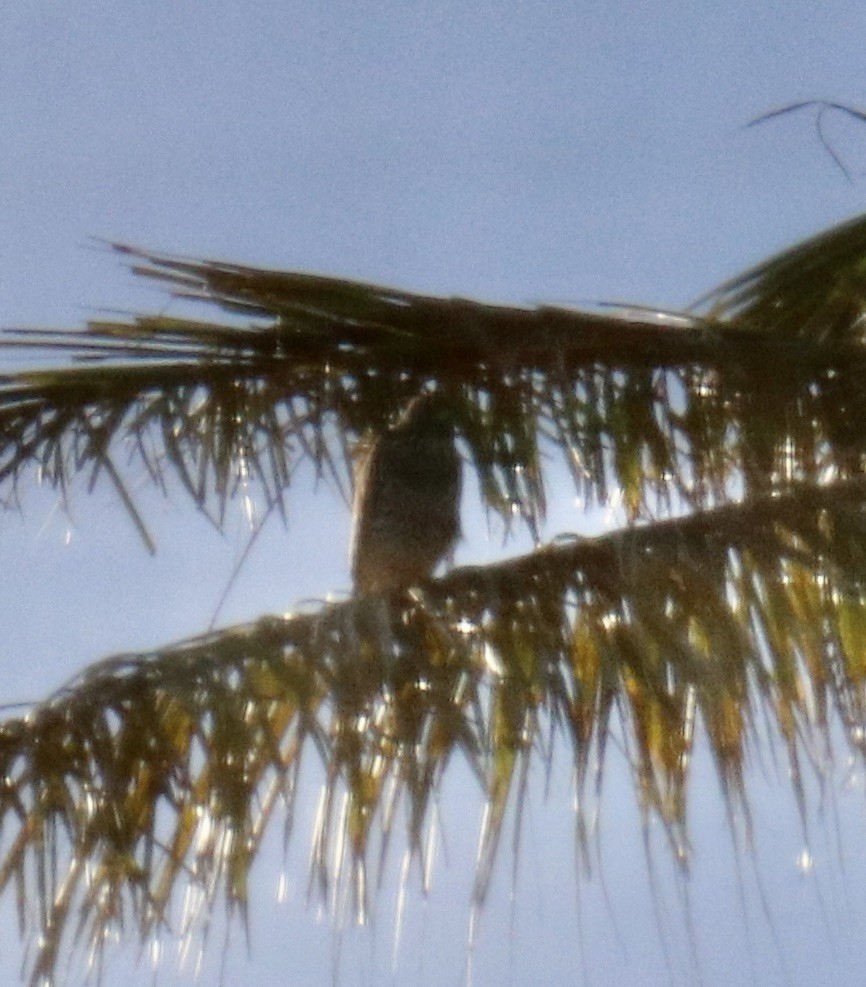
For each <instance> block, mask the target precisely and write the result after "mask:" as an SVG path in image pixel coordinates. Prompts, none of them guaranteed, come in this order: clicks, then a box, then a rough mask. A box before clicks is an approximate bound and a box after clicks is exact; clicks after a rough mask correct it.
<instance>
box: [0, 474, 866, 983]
mask: <svg viewBox="0 0 866 987" xmlns="http://www.w3.org/2000/svg"><path fill="white" fill-rule="evenodd" d="M864 531H866V489H864V486H863V483H862V481H851V482H849V483H846V484H837V485H835V486H832V487H826V488H824V487H818V486H814V485H810V486H804V487H801V488H799V489H797V490H796V491H792V492H791V493H789V494H788V495H785V496H768V497H765V498H763V499H761V498H756V499H755V500H753V501H752V502H750V503H748V504H740V505H729V506H726V507H722V508H719V509H716V510H713V511H709V512H706V513H702V514H699V515H695V516H693V517H690V518H682V519H672V520H670V521H667V522H664V523H659V524H655V525H652V526H647V527H644V528H631V529H628V530H623V531H619V532H614V533H611V534H609V535H606V536H603V537H600V538H596V539H569V540H564V541H560V542H558V543H555V544H551V545H549V546H547V547H545V548H544V549H541V550H538V551H536V552H535V553H533V554H532V555H529V556H525V557H522V558H518V559H514V560H510V561H507V562H503V563H498V564H495V565H491V566H487V567H482V568H478V567H467V568H464V569H460V570H455V571H454V572H452V573H451V574H450V575H449V576H447V577H445V578H443V579H441V580H434V581H430V582H428V583H426V584H425V585H424V586H423V587H420V588H419V590H418V593H417V594H415V595H414V596H406V597H405V598H403V599H401V600H398V599H396V598H393V597H392V598H391V599H390V600H388V599H386V598H382V597H376V596H370V597H366V598H360V599H354V600H351V601H349V602H347V603H343V604H338V605H330V606H325V607H323V608H322V609H321V610H320V611H318V612H315V613H307V614H304V615H296V616H290V617H287V618H264V619H262V620H260V621H257V622H255V623H253V624H249V625H244V626H240V627H236V628H231V629H228V630H224V631H219V632H214V633H212V634H209V635H206V636H204V637H201V638H197V639H194V640H191V641H188V642H185V643H182V644H180V645H177V646H173V647H169V648H166V649H164V650H160V651H158V652H154V653H152V654H145V655H122V656H118V657H115V658H112V659H108V660H106V661H104V662H101V663H99V664H97V665H95V666H93V667H92V668H90V669H88V670H86V671H85V672H84V673H83V674H82V675H81V676H79V677H78V678H77V679H76V680H74V681H73V682H71V683H70V684H69V685H68V686H67V687H66V688H64V689H63V690H61V691H60V692H59V693H57V694H56V695H55V696H53V697H51V698H49V699H48V700H47V701H45V702H43V703H40V704H39V705H37V706H35V707H34V708H33V709H32V710H31V711H30V712H29V713H28V714H27V715H26V716H24V717H21V718H16V719H10V720H7V721H6V722H5V723H4V724H2V726H0V765H2V768H3V777H4V779H5V781H4V785H3V788H2V793H0V824H2V827H3V831H4V833H5V842H4V848H5V849H4V855H3V858H2V862H0V891H3V890H8V889H9V888H10V887H11V886H15V887H16V888H17V889H18V900H19V921H20V923H21V925H22V927H24V928H25V929H27V930H29V931H30V933H31V935H32V936H33V937H34V940H35V941H36V942H37V946H36V953H35V956H36V960H35V965H34V967H33V970H32V982H33V983H37V982H40V978H42V979H48V980H50V978H51V976H52V974H53V971H54V967H55V965H56V963H57V959H58V957H59V956H60V955H61V954H62V953H63V951H64V949H68V948H70V946H71V943H72V941H73V940H74V939H75V935H73V931H74V928H75V926H76V923H79V924H80V935H81V936H82V937H83V938H82V940H81V941H82V942H83V943H84V944H87V943H89V945H90V946H92V947H93V948H94V949H96V950H97V952H98V951H99V950H100V949H101V948H102V947H103V946H104V944H105V943H106V942H107V941H109V940H110V938H111V934H113V933H116V932H119V931H120V930H121V929H122V928H123V929H127V930H134V931H135V933H136V934H137V935H138V936H140V937H141V938H142V939H143V940H145V941H146V940H148V939H149V938H150V937H153V936H154V935H156V934H157V932H158V931H159V930H160V929H162V928H167V929H176V928H177V922H178V915H177V908H178V902H179V901H180V900H181V899H182V898H183V890H184V888H186V887H188V886H192V887H194V888H196V889H198V891H199V894H200V899H201V902H202V908H203V909H204V911H205V913H208V912H209V911H210V909H212V908H213V907H214V904H215V902H216V900H217V899H218V897H222V898H223V899H224V900H226V901H227V902H228V903H229V904H230V905H231V906H232V907H235V908H240V909H243V908H244V907H245V903H246V900H247V894H248V890H247V880H248V874H249V869H250V867H251V865H252V862H253V860H254V858H255V856H256V853H257V852H258V849H259V846H260V845H261V840H262V837H263V834H264V832H265V830H266V827H267V825H268V823H269V821H270V820H271V818H272V816H273V815H274V813H275V812H277V811H278V810H280V809H281V807H282V810H283V811H285V812H286V813H287V815H288V818H289V819H291V818H292V812H291V810H292V806H293V804H294V799H295V798H296V795H297V791H298V776H299V771H300V766H301V764H302V762H304V763H306V762H309V761H310V759H315V760H316V761H317V762H318V766H319V768H318V775H319V776H320V777H321V779H322V782H321V784H322V794H321V806H322V809H321V812H320V814H319V818H318V820H317V822H316V825H315V829H314V831H313V832H312V833H311V834H309V836H310V839H311V843H312V846H313V855H312V864H311V875H310V876H311V887H312V888H314V889H318V891H320V892H321V893H322V894H324V895H325V897H326V899H328V900H333V899H332V898H331V896H330V894H329V892H330V891H331V890H332V888H333V886H334V884H335V882H336V883H338V884H339V883H341V882H342V883H344V884H345V885H346V886H348V887H351V888H354V889H355V890H356V892H357V893H356V897H355V901H354V907H355V909H356V910H357V913H358V914H359V915H362V914H363V913H364V912H365V910H366V906H367V902H366V900H365V894H366V892H365V891H363V889H365V888H371V887H375V886H376V881H375V877H376V874H375V868H376V867H378V868H382V867H384V866H386V863H387V856H388V854H387V849H388V847H389V846H390V845H391V843H392V842H393V841H394V837H395V836H398V835H400V831H401V830H402V831H403V838H404V839H405V842H406V845H407V846H408V848H409V849H410V851H411V852H412V853H413V854H414V855H416V856H423V854H424V852H425V850H424V848H425V846H426V845H427V831H428V828H429V826H430V824H431V811H432V810H431V806H432V805H433V804H434V802H435V796H436V793H437V790H438V786H439V784H440V782H441V780H442V778H443V776H444V772H445V770H446V767H447V765H448V764H449V762H450V761H451V760H452V759H454V758H455V757H460V758H462V759H463V760H465V762H466V763H467V764H468V765H469V766H470V767H471V769H472V771H473V772H474V774H475V775H476V776H477V777H478V779H479V782H480V798H482V799H485V800H486V801H487V804H488V811H487V813H486V814H485V820H486V822H485V828H484V831H483V832H482V844H481V853H480V856H479V864H478V871H477V875H476V887H475V892H474V896H475V903H476V905H478V906H480V905H481V904H482V903H483V901H484V899H485V896H486V893H487V888H488V886H489V879H490V874H491V871H492V868H493V863H494V860H495V857H496V851H497V848H498V846H499V835H500V833H501V830H502V827H503V825H504V823H505V820H506V816H507V808H508V805H509V804H513V803H509V795H510V794H511V793H512V792H513V791H514V786H515V785H516V786H518V788H519V786H520V785H521V784H522V782H521V779H524V780H525V777H526V773H527V771H528V768H529V764H530V762H531V761H532V760H533V759H537V758H542V759H544V758H549V757H550V756H551V752H550V750H549V748H548V743H547V741H546V739H545V738H548V737H552V738H553V740H554V742H557V743H565V744H566V745H567V746H568V749H569V756H570V757H572V758H573V761H574V764H575V766H576V779H577V785H578V792H577V795H578V799H577V806H578V809H577V811H578V815H579V817H582V816H583V813H585V812H586V811H587V806H588V804H589V802H590V799H591V793H592V791H594V790H596V789H597V788H598V787H599V786H600V785H601V783H602V779H603V775H604V772H605V755H604V752H605V749H606V748H605V742H604V740H605V738H606V737H607V736H609V735H610V733H611V732H612V731H619V732H620V733H621V735H622V738H623V742H624V747H625V749H626V750H628V751H630V752H631V767H632V771H633V777H634V784H635V793H636V797H637V799H638V801H639V804H640V805H641V807H642V808H643V811H644V813H645V815H646V818H647V824H648V823H649V820H650V819H652V818H657V819H659V820H660V821H661V823H662V824H663V827H664V831H665V832H666V833H667V835H668V837H669V841H670V846H671V849H672V852H673V853H674V855H675V859H676V860H678V861H679V862H680V863H681V864H683V865H685V864H686V863H687V860H688V851H689V841H688V790H689V765H690V756H691V753H692V749H693V746H694V744H695V742H696V737H697V736H703V737H704V738H705V742H706V744H707V745H708V747H709V750H710V751H711V753H712V756H713V759H714V761H715V764H716V768H717V772H718V777H719V782H720V787H721V790H722V793H723V795H724V797H725V798H726V799H727V800H728V801H729V803H730V805H731V811H732V815H734V814H739V815H740V816H746V817H747V816H748V802H749V800H748V792H747V790H746V785H745V780H744V779H745V776H744V771H743V766H744V763H745V759H746V757H747V755H748V753H749V751H750V750H752V749H754V747H755V746H756V745H757V743H758V742H759V740H760V738H759V736H758V734H759V729H758V726H757V724H758V723H759V722H760V721H761V720H762V719H763V718H766V719H767V720H768V721H769V722H770V723H772V724H773V725H774V729H775V730H776V732H777V734H778V737H779V739H780V742H781V744H782V749H783V750H784V751H785V752H786V754H787V758H788V762H789V765H790V768H791V775H790V776H791V778H792V784H793V786H794V791H795V794H796V796H797V798H798V799H800V800H801V801H803V800H804V799H805V797H806V796H805V791H806V787H805V785H804V784H803V772H804V771H805V769H806V768H807V766H809V765H811V766H812V768H813V769H814V770H815V771H816V772H819V773H820V771H821V768H822V765H823V758H822V757H818V756H816V754H815V752H816V751H818V750H820V751H825V750H830V749H831V748H832V742H831V737H832V735H833V733H834V730H835V729H836V726H837V725H840V726H841V728H842V736H843V737H844V738H845V739H846V740H847V745H848V754H850V755H851V756H855V757H857V758H860V757H862V742H861V739H860V738H861V737H862V731H863V728H864V726H866V665H864V662H863V658H862V656H863V654H864V653H866V621H864V620H863V618H862V614H863V607H864V603H866V551H864V547H863V546H864V537H863V536H864ZM594 763H595V764H597V768H596V769H595V773H594V772H593V771H592V770H591V766H592V765H593V764H594ZM586 829H587V823H586V820H585V819H584V820H583V825H582V826H579V827H578V831H579V832H585V831H586ZM344 847H345V848H347V851H348V852H347V853H346V854H344V853H343V850H342V848H344ZM371 868H373V870H374V873H373V874H372V875H368V874H367V871H368V870H369V869H371ZM371 878H372V879H371ZM73 915H74V916H76V918H75V919H74V920H73V918H72V916H73ZM184 929H185V932H186V933H187V934H190V935H191V934H192V931H191V929H190V928H188V927H184Z"/></svg>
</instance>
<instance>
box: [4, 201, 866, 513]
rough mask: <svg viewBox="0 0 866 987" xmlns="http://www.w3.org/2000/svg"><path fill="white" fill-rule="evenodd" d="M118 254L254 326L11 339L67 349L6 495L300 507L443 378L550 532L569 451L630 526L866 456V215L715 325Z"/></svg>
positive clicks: (485, 448) (504, 504)
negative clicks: (44, 492)
mask: <svg viewBox="0 0 866 987" xmlns="http://www.w3.org/2000/svg"><path fill="white" fill-rule="evenodd" d="M122 249H123V250H124V253H125V255H126V256H129V257H132V258H134V259H135V260H136V261H138V262H139V264H138V266H137V267H136V270H137V271H139V272H140V273H143V274H146V275H148V276H151V277H157V278H160V279H162V280H164V281H166V282H167V283H168V284H169V285H170V286H171V287H172V289H173V291H174V292H175V293H176V294H178V295H181V296H183V297H186V298H194V299H199V300H204V301H208V302H211V303H215V304H217V305H219V306H220V307H222V308H223V309H225V310H227V311H228V312H231V313H232V314H234V315H237V314H238V313H241V314H242V315H243V316H245V317H247V318H248V320H249V321H247V322H245V323H244V324H243V325H238V324H236V323H235V322H233V321H231V320H229V321H227V322H225V323H224V324H220V323H202V322H192V321H185V320H181V319H176V318H168V317H164V316H163V317H155V318H140V319H136V320H132V321H129V322H112V323H109V322H101V323H93V324H91V325H90V326H89V328H88V329H87V330H86V331H83V332H76V333H69V332H54V333H51V332H38V333H32V332H30V333H20V332H19V333H14V334H7V336H6V337H5V339H4V340H0V349H2V347H3V346H6V347H7V348H8V347H15V348H16V350H17V351H18V352H20V351H21V350H22V348H26V347H35V352H36V353H38V354H40V355H42V357H43V359H44V356H45V354H46V353H51V354H53V355H54V356H61V355H63V356H66V357H68V358H69V362H68V363H66V364H64V365H60V366H56V365H55V366H52V367H51V368H50V369H38V370H34V371H31V372H19V373H16V374H10V375H7V376H6V377H5V378H3V379H2V381H0V490H2V489H4V488H5V490H6V498H7V500H11V501H13V502H14V501H15V498H14V497H13V496H12V494H13V492H14V491H15V490H17V489H18V486H19V484H20V481H21V479H22V478H23V477H24V476H26V475H30V474H32V473H34V472H35V471H36V470H38V472H39V475H40V476H41V477H42V478H43V479H48V480H49V481H51V482H53V483H55V484H56V485H58V486H59V487H61V488H62V489H64V490H67V489H69V488H70V487H71V486H72V483H73V481H74V478H75V477H76V475H77V474H84V475H86V476H94V475H95V476H98V475H100V474H105V475H106V476H107V477H110V478H111V479H112V480H113V482H114V483H115V485H117V486H118V488H120V487H121V483H120V481H119V479H118V477H119V470H118V468H117V467H118V465H119V463H120V464H124V465H125V464H129V463H130V461H131V462H132V463H133V464H134V463H136V462H138V463H139V464H143V466H144V467H145V469H146V472H147V474H148V475H150V476H151V477H152V478H153V480H154V481H155V482H157V483H159V484H165V483H166V482H168V480H169V479H170V478H172V477H174V478H179V479H180V481H181V483H182V484H183V485H184V486H185V488H186V489H187V490H188V491H189V493H190V494H191V495H192V497H193V499H194V500H195V502H196V503H197V504H198V505H199V506H200V507H202V508H203V509H206V510H207V511H208V513H209V514H210V516H211V517H213V518H214V519H215V520H216V521H217V522H219V521H221V519H222V517H223V514H224V511H225V508H226V505H227V503H228V502H229V501H230V500H231V497H232V495H233V493H234V492H235V491H236V490H237V488H238V486H239V484H241V483H245V484H249V483H250V482H255V481H258V483H259V484H260V489H261V491H262V492H263V495H264V497H265V499H266V501H267V503H268V504H274V503H280V504H282V498H283V496H284V495H285V492H286V489H287V485H288V483H289V481H290V479H291V476H292V474H293V471H294V469H295V467H296V466H297V465H298V464H299V463H301V462H304V461H311V462H312V463H313V464H314V466H315V468H316V469H317V470H318V471H319V472H320V473H323V474H325V475H326V476H328V477H330V478H331V479H332V480H333V481H334V482H335V483H337V484H338V485H340V486H341V487H342V488H344V489H345V486H346V485H347V482H348V479H349V476H350V472H351V471H350V470H349V469H348V457H349V455H350V447H351V446H352V445H353V443H354V442H355V441H356V440H357V438H358V436H359V434H360V433H361V432H362V431H363V430H365V429H367V428H370V427H377V426H379V427H381V426H382V425H383V424H384V423H385V422H386V421H387V420H388V419H389V418H391V417H393V416H394V415H395V414H396V413H397V412H398V411H399V410H401V409H402V408H403V407H405V405H406V404H407V402H408V401H409V400H410V398H411V397H412V396H413V395H414V394H416V393H417V392H418V390H419V388H420V387H421V386H422V384H423V383H424V382H429V381H431V380H435V381H436V382H438V384H439V385H440V386H441V387H442V388H444V389H445V390H447V391H449V392H451V393H453V394H454V395H455V396H456V397H457V398H458V399H459V400H460V401H462V402H464V403H465V404H466V406H467V407H468V408H469V409H470V410H471V414H469V415H467V419H466V428H465V432H466V435H465V437H466V439H467V441H468V443H469V448H470V455H471V457H472V463H473V466H474V468H475V470H476V473H477V475H478V479H479V482H480V487H481V490H482V493H483V495H484V498H485V501H486V502H487V504H488V506H490V507H492V508H494V509H496V510H498V511H500V512H501V513H502V515H503V516H504V517H505V518H506V519H510V518H511V517H513V516H514V515H515V514H519V515H520V516H522V517H524V518H525V519H527V520H529V522H530V523H531V524H533V525H534V524H535V522H536V521H537V519H538V517H539V516H540V515H541V514H542V513H543V509H544V483H543V471H542V470H541V466H540V457H541V456H549V455H551V454H555V455H556V456H558V457H561V458H562V459H563V460H564V461H565V463H566V464H567V466H568V468H569V469H570V471H571V473H572V476H573V478H574V483H575V487H576V492H577V494H578V495H579V496H580V497H582V498H583V499H584V500H586V501H587V502H588V503H591V502H593V501H600V502H606V500H607V499H608V495H609V491H610V490H611V489H613V488H619V489H621V490H622V492H623V494H624V497H623V499H624V502H625V505H626V507H627V509H628V511H629V513H630V515H631V516H632V517H635V516H638V515H639V514H641V513H651V512H652V511H653V510H654V509H656V508H657V507H658V505H659V504H667V503H669V502H670V500H671V498H675V499H678V500H680V501H681V502H685V503H687V504H691V505H692V506H695V507H702V506H709V505H711V504H713V503H718V502H720V501H721V500H722V499H725V498H727V497H728V496H730V494H731V491H732V484H733V489H736V490H740V489H741V485H742V484H745V487H746V490H747V491H752V490H757V491H760V490H766V489H768V488H771V487H778V485H779V484H781V483H784V482H790V481H794V480H802V479H809V478H815V477H817V476H821V475H825V474H826V472H827V471H828V470H830V469H832V470H833V471H834V472H835V473H836V474H837V475H843V476H845V475H852V473H855V472H856V471H857V470H859V468H860V465H861V462H862V458H863V446H864V441H866V440H864V438H863V437H864V436H866V428H864V427H863V426H864V425H866V409H864V406H863V401H862V400H861V398H860V395H861V394H862V393H863V392H864V388H863V383H864V381H866V366H864V353H863V347H862V345H861V340H860V336H859V333H860V307H859V305H860V299H861V297H862V294H863V290H864V286H866V273H864V271H863V269H862V261H861V259H860V258H861V257H862V255H863V250H864V249H866V221H864V220H858V221H856V222H854V223H852V224H850V225H849V226H847V227H843V228H841V229H840V230H837V231H833V232H831V234H829V235H827V236H825V237H823V238H818V239H817V240H815V241H811V242H809V243H807V244H804V245H803V246H801V247H798V248H795V249H794V250H793V251H791V252H790V253H788V254H786V255H783V256H782V257H781V258H779V259H778V260H776V261H774V262H771V263H770V264H769V265H768V266H767V267H766V268H761V269H758V270H757V271H755V272H750V274H749V275H747V276H746V278H745V279H744V280H743V281H742V282H734V283H732V284H731V285H729V286H726V288H725V289H724V290H723V291H722V292H721V293H719V294H718V295H717V296H716V297H715V299H714V301H713V304H712V305H710V306H709V315H708V316H707V317H698V316H694V317H691V316H689V317H685V316H661V315H660V316H658V317H655V318H654V317H651V316H649V315H647V314H646V313H643V314H642V315H640V316H639V317H637V316H635V314H634V313H632V314H630V315H629V314H626V313H623V314H620V315H600V314H594V313H586V312H577V311H570V310H565V309H553V308H536V309H522V308H513V307H512V308H507V307H501V306H494V305H484V304H479V303H474V302H469V301H464V300H460V299H442V298H430V297H424V296H416V295H412V294H409V293H405V292H398V291H394V290H391V289H387V288H381V287H378V286H374V285H366V284H356V283H353V282H343V281H337V280H335V279H329V278H321V277H314V276H312V275H302V274H289V273H281V272H271V271H260V270H255V269H250V268H244V267H240V266H237V265H231V264H224V263H216V262H195V261H179V260H176V259H173V258H168V257H162V256H160V255H154V254H147V253H140V252H136V251H133V250H132V249H131V248H122ZM782 298H783V299H785V301H784V303H783V302H781V301H780V299H782ZM774 313H779V316H778V318H777V317H776V315H775V314H774ZM840 409H844V414H843V413H840ZM118 457H119V462H118ZM122 495H123V497H124V499H125V501H127V502H128V503H131V498H129V496H128V494H127V493H126V491H125V490H124V491H123V494H122Z"/></svg>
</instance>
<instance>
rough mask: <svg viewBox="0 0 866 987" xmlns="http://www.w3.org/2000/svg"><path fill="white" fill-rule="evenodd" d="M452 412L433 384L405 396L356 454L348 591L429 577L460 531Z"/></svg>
mask: <svg viewBox="0 0 866 987" xmlns="http://www.w3.org/2000/svg"><path fill="white" fill-rule="evenodd" d="M455 439H456V416H455V410H454V406H453V404H452V403H450V402H449V401H448V399H447V398H446V397H445V396H444V395H443V394H442V393H441V392H439V391H433V392H427V393H423V394H421V395H418V396H416V397H415V398H413V399H412V400H411V401H410V403H409V404H408V405H407V407H406V408H405V410H404V412H403V413H402V414H401V416H400V417H399V419H398V420H397V422H396V423H395V424H394V425H392V426H391V427H390V428H387V429H385V430H384V431H382V432H380V433H379V434H378V436H376V437H375V439H374V440H373V442H372V444H371V445H370V446H369V449H368V450H367V453H366V455H364V456H363V458H362V459H361V460H360V463H359V466H358V470H357V472H356V475H355V496H354V503H353V508H352V514H353V526H352V544H351V563H352V577H353V580H354V584H355V592H356V593H357V594H359V595H366V594H368V593H389V594H390V593H393V592H395V591H400V590H406V589H408V588H409V587H411V586H415V585H416V584H418V583H419V582H422V581H423V580H425V579H427V578H429V577H430V576H431V575H432V574H433V572H434V570H435V569H436V567H437V566H438V565H439V563H440V562H441V561H442V560H443V559H445V558H446V557H447V556H448V555H449V554H450V553H451V552H452V551H453V548H454V546H455V544H456V543H457V541H458V539H459V537H460V492H461V486H462V472H463V471H462V463H461V459H460V454H459V452H458V450H457V448H456V445H455Z"/></svg>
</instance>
